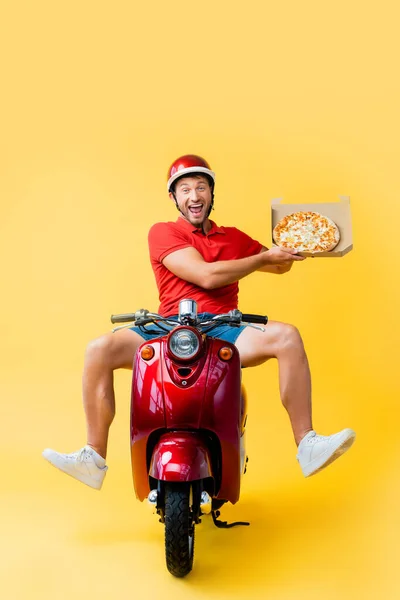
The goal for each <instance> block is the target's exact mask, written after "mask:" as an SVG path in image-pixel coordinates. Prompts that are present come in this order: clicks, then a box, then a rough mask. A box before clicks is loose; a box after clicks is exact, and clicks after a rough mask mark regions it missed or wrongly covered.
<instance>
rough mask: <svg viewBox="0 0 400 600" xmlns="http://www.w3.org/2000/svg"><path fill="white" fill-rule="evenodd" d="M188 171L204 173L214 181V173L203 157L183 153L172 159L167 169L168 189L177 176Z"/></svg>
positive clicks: (169, 189)
mask: <svg viewBox="0 0 400 600" xmlns="http://www.w3.org/2000/svg"><path fill="white" fill-rule="evenodd" d="M190 173H205V174H206V175H209V176H210V177H211V179H212V180H213V181H215V173H214V171H212V170H211V167H210V165H209V164H208V162H207V161H206V160H204V158H201V156H196V154H185V155H184V156H180V157H179V158H177V159H176V160H174V162H173V163H172V165H171V166H170V168H169V170H168V191H169V192H170V191H171V185H172V184H173V183H174V181H176V180H177V179H178V177H182V175H186V174H188V175H189V174H190Z"/></svg>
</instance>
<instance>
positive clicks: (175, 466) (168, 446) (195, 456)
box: [149, 431, 212, 481]
mask: <svg viewBox="0 0 400 600" xmlns="http://www.w3.org/2000/svg"><path fill="white" fill-rule="evenodd" d="M149 475H150V476H151V477H154V479H159V480H161V481H196V480H198V479H206V478H207V477H212V469H211V457H210V452H209V449H208V448H207V446H206V444H205V443H204V440H203V439H202V437H201V436H199V435H198V434H197V433H191V432H183V431H173V432H170V433H165V434H164V435H162V436H161V438H160V439H159V440H158V442H157V444H156V445H155V447H154V450H153V455H152V457H151V462H150V470H149Z"/></svg>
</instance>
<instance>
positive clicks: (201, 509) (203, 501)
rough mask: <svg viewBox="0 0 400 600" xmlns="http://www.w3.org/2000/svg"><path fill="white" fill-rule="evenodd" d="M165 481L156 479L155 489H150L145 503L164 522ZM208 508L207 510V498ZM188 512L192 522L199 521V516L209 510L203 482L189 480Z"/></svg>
mask: <svg viewBox="0 0 400 600" xmlns="http://www.w3.org/2000/svg"><path fill="white" fill-rule="evenodd" d="M166 483H169V482H167V481H161V480H160V479H159V480H158V481H157V489H154V490H151V492H150V494H149V495H148V497H147V503H148V504H149V506H150V509H151V510H152V512H153V513H157V514H158V515H159V516H160V523H165V484H166ZM207 497H208V498H209V506H210V510H209V511H207V505H208V498H207ZM189 506H190V512H191V516H192V523H196V524H197V523H201V520H200V516H201V515H202V514H207V512H211V498H210V496H209V495H208V494H207V492H204V490H203V482H202V480H199V481H192V482H190V498H189Z"/></svg>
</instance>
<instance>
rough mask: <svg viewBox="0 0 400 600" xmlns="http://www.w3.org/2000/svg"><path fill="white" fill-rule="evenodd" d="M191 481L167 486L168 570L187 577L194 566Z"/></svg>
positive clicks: (166, 555)
mask: <svg viewBox="0 0 400 600" xmlns="http://www.w3.org/2000/svg"><path fill="white" fill-rule="evenodd" d="M189 500H190V484H189V483H167V484H166V486H165V511H164V516H165V558H166V562H167V569H168V571H169V572H170V573H171V574H172V575H174V576H175V577H185V575H187V574H188V573H190V571H191V570H192V567H193V556H194V522H193V518H192V513H191V510H190V505H189Z"/></svg>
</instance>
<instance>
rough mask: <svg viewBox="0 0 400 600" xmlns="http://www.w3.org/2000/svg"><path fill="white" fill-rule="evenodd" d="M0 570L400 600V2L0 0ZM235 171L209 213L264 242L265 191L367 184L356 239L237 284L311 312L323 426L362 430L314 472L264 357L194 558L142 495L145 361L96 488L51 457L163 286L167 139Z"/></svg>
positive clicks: (192, 590) (81, 433)
mask: <svg viewBox="0 0 400 600" xmlns="http://www.w3.org/2000/svg"><path fill="white" fill-rule="evenodd" d="M1 12H2V15H1V18H0V56H1V82H2V92H1V99H0V103H1V117H0V118H1V129H0V131H1V157H0V180H1V183H0V186H1V187H0V197H1V238H0V248H1V257H2V267H1V272H2V292H1V297H2V302H1V317H0V318H1V323H0V326H1V334H2V335H1V339H2V343H1V349H0V363H1V384H0V394H1V415H2V416H1V425H2V428H1V437H0V443H1V447H0V451H1V454H0V456H1V465H2V466H1V478H0V481H1V483H0V486H1V489H2V494H1V501H0V509H1V527H0V532H1V533H0V539H1V561H0V565H1V566H0V572H1V590H2V596H4V598H7V600H10V599H14V598H17V599H31V598H35V599H36V598H38V599H39V598H40V599H41V600H50V599H51V600H55V599H57V600H58V599H60V600H61V599H62V600H64V599H68V600H69V599H72V598H73V599H74V600H80V599H84V598H85V599H87V598H97V599H99V600H102V599H105V598H110V597H113V598H118V599H119V600H125V599H128V598H129V599H131V598H144V597H149V596H155V595H156V596H157V597H168V598H170V597H171V598H172V597H174V598H176V599H177V600H178V599H180V598H187V597H190V598H202V597H207V598H228V597H229V598H273V599H274V600H283V599H285V600H286V599H294V598H296V599H297V598H308V600H314V599H315V600H317V599H319V598H321V597H323V598H324V600H334V599H336V598H345V599H347V598H363V599H370V598H371V599H372V598H390V599H395V598H398V597H399V595H400V586H399V583H398V574H397V573H398V569H397V571H396V568H397V564H398V536H399V517H398V512H399V511H398V495H399V484H398V462H399V437H398V425H397V422H398V419H399V414H400V409H399V405H398V401H399V367H398V359H399V353H398V339H399V334H400V327H399V321H398V307H399V304H400V303H399V273H400V269H399V249H398V245H397V240H398V225H397V222H398V220H399V218H400V209H399V196H400V194H399V192H400V183H399V150H398V148H399V137H400V135H399V134H400V120H399V105H400V86H399V78H398V57H399V43H398V18H399V14H398V9H397V3H396V2H394V1H392V2H390V1H387V0H383V1H381V2H372V3H365V2H361V1H360V0H356V1H354V2H348V1H346V2H345V1H344V0H338V1H336V2H334V3H333V2H329V3H324V2H317V1H316V0H314V1H310V0H306V1H304V2H295V1H291V2H290V1H283V2H280V3H271V2H262V1H261V0H258V1H253V0H249V1H248V2H245V3H238V2H227V0H225V1H223V2H210V1H209V0H203V2H201V3H190V2H182V1H180V0H176V1H175V2H173V3H170V2H160V1H159V0H158V1H157V2H151V3H148V4H146V3H139V2H127V1H126V0H125V1H121V2H118V1H117V2H114V3H107V2H103V1H100V2H99V1H98V2H93V1H92V0H91V1H84V2H76V1H75V0H72V1H70V2H50V1H47V2H45V1H43V0H36V2H28V1H26V2H21V1H20V0H16V1H15V2H12V3H11V2H9V3H3V8H2V11H1ZM186 152H194V153H198V154H200V155H203V156H205V157H206V158H207V160H209V162H210V163H211V165H212V167H213V168H214V169H215V171H216V173H217V187H216V210H215V212H214V213H213V218H215V220H216V221H217V222H218V223H220V224H224V225H236V226H238V227H240V228H242V229H243V230H244V231H246V232H248V233H249V234H250V235H252V236H253V237H255V238H257V239H260V240H261V241H263V242H264V243H266V244H267V245H268V244H270V241H271V240H270V235H269V223H270V200H271V198H273V197H276V196H283V197H284V199H285V200H287V201H288V202H301V201H310V202H320V201H323V202H327V201H335V200H336V199H337V197H338V195H339V194H347V195H350V197H351V206H352V216H353V229H354V251H353V252H351V253H350V254H349V255H347V256H345V257H344V258H341V259H330V260H328V259H317V260H312V259H308V260H307V261H305V262H304V263H302V264H299V265H295V267H294V269H293V271H292V272H291V273H290V274H288V275H286V276H284V277H281V278H279V277H274V276H272V275H265V274H255V275H253V276H251V277H249V278H248V279H247V280H245V281H243V282H242V285H241V308H242V309H243V310H244V311H249V312H256V313H257V312H261V313H267V314H268V315H269V316H270V318H272V319H275V320H282V321H288V322H291V323H294V324H296V325H297V326H298V327H299V329H300V330H301V332H302V334H303V337H304V340H305V344H306V347H307V350H308V355H309V359H310V363H311V368H312V373H313V391H314V401H315V403H314V407H315V408H314V415H315V426H316V428H317V429H318V431H320V432H321V433H331V432H334V431H336V430H339V429H341V428H342V427H345V426H350V427H353V428H354V429H355V430H356V431H357V435H358V439H357V441H356V444H355V445H354V447H353V448H352V449H351V451H350V452H349V453H348V454H347V455H346V456H345V457H343V458H342V459H341V460H340V461H338V462H337V463H335V464H334V465H332V467H330V468H329V469H327V470H326V471H324V472H323V473H321V474H319V475H318V476H316V477H315V478H311V479H310V480H305V479H304V478H303V477H302V475H301V473H300V470H299V467H298V465H297V462H296V460H295V446H294V443H293V441H292V434H291V431H290V427H289V422H288V419H287V416H286V414H285V412H284V410H283V408H282V407H281V405H280V401H279V394H278V385H277V366H276V364H274V363H270V364H267V365H264V366H262V367H259V368H257V369H253V370H251V371H248V372H246V374H245V380H246V383H247V388H248V391H249V397H250V414H249V421H248V424H249V427H248V451H249V455H250V463H249V470H248V474H247V475H246V478H245V480H244V485H243V489H242V498H241V502H240V503H239V504H237V505H236V506H234V507H230V508H227V509H226V510H224V513H223V516H224V517H225V518H227V519H249V520H250V521H251V523H252V524H251V527H250V528H248V529H246V528H242V529H240V528H238V529H234V530H231V531H219V530H217V529H215V528H214V527H213V526H212V524H211V523H210V522H209V520H207V519H203V524H202V525H201V526H200V527H199V528H198V530H197V542H196V556H195V568H194V571H193V573H192V575H191V576H190V577H188V578H187V579H186V580H184V581H180V580H175V579H173V578H172V577H171V576H170V575H169V574H168V573H167V572H166V569H165V566H164V556H163V529H162V526H161V525H160V524H159V523H158V522H157V518H156V517H155V516H153V515H150V514H148V512H147V510H146V507H145V506H144V505H142V504H140V503H138V502H137V501H136V499H135V497H134V494H133V488H132V483H131V475H130V457H129V437H128V435H129V434H128V415H129V383H130V378H129V373H128V372H121V373H118V374H117V375H116V389H117V407H118V411H117V416H116V420H115V422H114V425H113V428H112V433H111V439H110V449H109V457H108V463H109V466H110V470H109V473H108V475H107V479H106V481H105V485H104V488H103V490H102V492H101V493H100V494H97V493H96V492H94V491H92V490H91V489H89V488H87V487H85V486H83V485H78V483H76V482H74V481H73V480H72V479H70V478H68V477H65V476H63V475H62V474H60V473H58V472H56V471H55V470H54V469H52V468H51V467H50V466H49V465H48V464H47V463H45V461H44V460H43V459H42V457H41V451H42V449H43V448H44V447H46V446H49V447H53V448H56V449H57V450H60V451H72V450H76V449H78V448H79V447H80V446H81V445H82V443H83V442H84V441H85V427H84V419H83V411H82V408H81V400H80V380H81V368H82V359H83V353H84V348H85V345H86V343H87V342H88V341H89V340H90V339H92V338H93V337H95V336H97V335H100V334H101V333H103V332H105V331H107V330H109V329H110V323H109V315H110V314H111V313H118V312H125V311H131V310H135V309H137V308H140V307H148V308H150V309H155V308H156V307H157V305H158V299H157V292H156V287H155V284H154V282H153V275H152V272H151V269H150V266H149V261H148V253H147V231H148V229H149V227H150V225H151V224H152V223H154V222H155V221H158V220H171V219H175V218H176V216H177V213H176V211H175V209H174V207H173V205H172V203H170V202H169V200H168V198H167V195H166V190H165V177H166V171H167V168H168V166H169V164H170V163H171V162H172V160H173V159H174V158H175V157H176V156H178V155H180V154H183V153H186Z"/></svg>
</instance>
